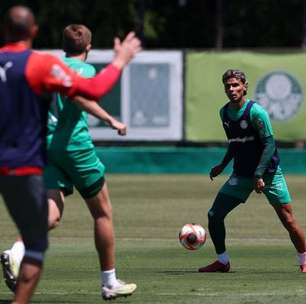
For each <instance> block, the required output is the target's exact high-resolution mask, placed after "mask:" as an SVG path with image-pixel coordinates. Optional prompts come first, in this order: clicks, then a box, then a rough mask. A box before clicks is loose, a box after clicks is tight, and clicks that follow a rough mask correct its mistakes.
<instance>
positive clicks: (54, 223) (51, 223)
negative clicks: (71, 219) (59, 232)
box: [48, 216, 61, 230]
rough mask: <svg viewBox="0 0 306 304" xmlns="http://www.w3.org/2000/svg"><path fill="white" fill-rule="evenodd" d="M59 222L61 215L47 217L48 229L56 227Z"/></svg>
mask: <svg viewBox="0 0 306 304" xmlns="http://www.w3.org/2000/svg"><path fill="white" fill-rule="evenodd" d="M60 222H61V217H60V216H56V217H52V218H49V219H48V229H49V230H52V229H54V228H56V227H57V226H58V225H59V224H60Z"/></svg>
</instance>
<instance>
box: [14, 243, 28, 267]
mask: <svg viewBox="0 0 306 304" xmlns="http://www.w3.org/2000/svg"><path fill="white" fill-rule="evenodd" d="M24 253H25V248H24V244H23V242H22V241H16V242H15V243H14V245H13V247H12V248H11V254H12V256H13V257H14V259H15V261H16V262H17V263H18V264H20V263H21V261H22V259H23V256H24Z"/></svg>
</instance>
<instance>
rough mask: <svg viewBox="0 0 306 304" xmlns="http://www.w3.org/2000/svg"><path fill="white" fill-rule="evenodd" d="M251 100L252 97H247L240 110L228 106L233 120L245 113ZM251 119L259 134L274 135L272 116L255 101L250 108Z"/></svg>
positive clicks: (221, 112)
mask: <svg viewBox="0 0 306 304" xmlns="http://www.w3.org/2000/svg"><path fill="white" fill-rule="evenodd" d="M249 102H250V99H247V101H246V102H245V103H244V105H243V106H242V108H241V109H239V110H238V111H237V110H236V109H233V108H230V107H228V116H229V118H230V119H231V120H234V121H237V120H239V119H240V118H241V116H242V115H243V113H244V111H245V109H246V107H247V105H248V103H249ZM223 109H224V107H222V108H221V110H220V117H221V120H222V118H223ZM250 119H251V123H252V126H253V128H254V129H255V130H257V131H258V134H259V136H260V137H261V138H265V137H269V136H273V130H272V125H271V122H270V118H269V115H268V113H267V112H266V110H265V109H264V108H263V107H262V106H260V105H259V104H257V103H255V104H254V105H253V106H252V108H251V110H250Z"/></svg>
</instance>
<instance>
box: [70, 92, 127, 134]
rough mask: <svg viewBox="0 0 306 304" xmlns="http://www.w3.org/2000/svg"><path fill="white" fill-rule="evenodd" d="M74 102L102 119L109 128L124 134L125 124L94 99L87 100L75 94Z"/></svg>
mask: <svg viewBox="0 0 306 304" xmlns="http://www.w3.org/2000/svg"><path fill="white" fill-rule="evenodd" d="M74 102H75V103H76V104H78V106H79V107H80V108H81V109H82V110H84V111H86V112H88V113H90V114H91V115H93V116H95V117H96V118H98V119H101V120H103V121H104V122H105V123H106V124H107V125H109V126H110V127H111V128H113V129H115V130H117V131H118V134H119V135H121V136H124V135H126V131H127V130H126V125H125V124H124V123H122V122H120V121H118V120H117V119H115V118H114V117H112V116H111V115H110V114H109V113H107V112H106V111H105V110H104V109H102V108H101V107H100V106H99V105H98V103H97V102H96V101H93V100H88V99H86V98H84V97H81V96H76V97H75V98H74Z"/></svg>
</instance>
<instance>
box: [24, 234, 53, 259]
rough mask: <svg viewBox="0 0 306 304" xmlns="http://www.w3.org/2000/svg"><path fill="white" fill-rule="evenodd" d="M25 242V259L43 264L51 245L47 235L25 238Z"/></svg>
mask: <svg viewBox="0 0 306 304" xmlns="http://www.w3.org/2000/svg"><path fill="white" fill-rule="evenodd" d="M23 241H24V246H25V255H24V258H25V259H26V261H28V262H31V263H33V264H38V265H39V264H42V263H43V260H44V256H45V252H46V251H47V249H48V244H49V243H48V235H47V233H41V234H40V235H37V236H32V237H23Z"/></svg>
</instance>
